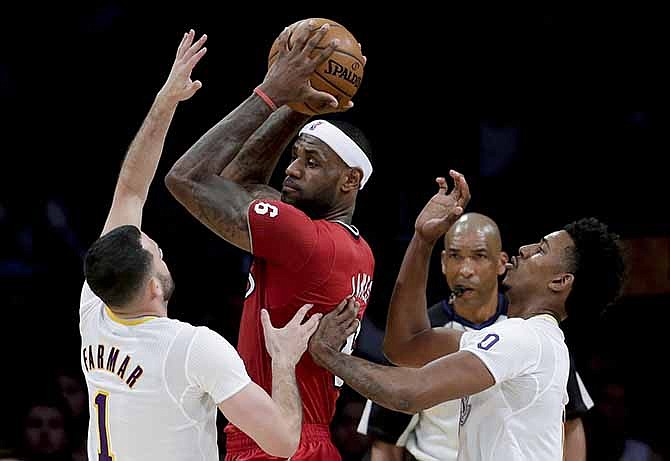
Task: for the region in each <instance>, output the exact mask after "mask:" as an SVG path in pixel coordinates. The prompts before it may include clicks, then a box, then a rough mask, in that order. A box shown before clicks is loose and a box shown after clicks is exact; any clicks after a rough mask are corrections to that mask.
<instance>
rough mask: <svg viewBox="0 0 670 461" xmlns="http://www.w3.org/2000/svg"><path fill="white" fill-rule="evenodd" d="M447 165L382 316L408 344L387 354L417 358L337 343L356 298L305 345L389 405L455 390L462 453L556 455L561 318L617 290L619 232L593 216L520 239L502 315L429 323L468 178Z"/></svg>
mask: <svg viewBox="0 0 670 461" xmlns="http://www.w3.org/2000/svg"><path fill="white" fill-rule="evenodd" d="M450 174H451V176H452V177H453V178H454V180H455V184H456V185H455V188H454V190H453V191H452V192H451V193H450V194H448V195H447V194H446V191H447V186H446V181H445V180H444V178H438V180H437V181H438V184H439V186H440V189H439V192H438V193H437V194H436V195H435V196H433V197H432V198H431V200H430V201H429V202H428V203H427V205H426V206H425V207H424V209H423V211H422V212H421V213H420V214H419V217H418V218H417V220H416V223H415V234H414V237H413V239H412V241H411V242H410V245H409V247H408V249H407V252H406V254H405V259H404V260H403V263H402V266H401V269H400V273H399V275H398V280H397V282H396V287H395V290H394V293H393V296H392V299H391V305H390V310H389V319H388V323H389V325H391V324H392V325H393V328H394V329H403V330H404V332H403V336H406V337H412V341H411V343H412V345H411V349H409V350H408V351H407V352H399V351H397V350H393V348H392V347H389V348H386V347H385V353H386V354H387V355H388V356H389V359H390V360H391V361H394V362H400V363H407V362H408V359H407V357H408V356H409V355H410V354H411V353H412V352H415V351H421V357H422V360H421V362H422V363H423V366H422V367H421V368H401V367H385V366H382V365H377V364H373V363H371V362H368V361H365V360H362V359H359V358H357V357H351V356H349V355H345V354H341V353H340V352H339V351H338V348H339V346H340V344H342V342H343V341H344V338H346V335H348V334H351V332H352V331H355V329H356V328H357V324H358V321H357V320H356V318H355V312H356V306H355V301H354V300H352V299H349V300H345V301H344V302H342V303H341V304H340V305H339V306H338V308H337V309H336V310H335V311H333V312H332V313H330V314H327V315H325V316H324V318H323V319H322V320H321V323H320V325H319V328H318V329H317V332H316V333H315V334H314V336H313V337H312V340H311V341H310V352H311V354H312V356H313V357H314V359H315V361H316V362H317V363H318V364H320V365H322V366H324V367H326V368H328V369H329V370H331V371H332V372H333V373H336V374H337V375H338V376H340V377H342V379H344V381H345V382H346V383H347V384H348V385H350V386H351V387H352V388H353V389H354V390H356V391H358V392H359V393H361V394H363V395H365V396H366V397H368V398H371V399H372V400H374V401H376V402H378V403H380V404H381V405H383V406H385V407H387V408H391V409H394V410H399V411H403V412H406V413H417V412H419V411H422V410H425V409H426V408H431V407H433V406H435V405H437V404H439V403H442V402H446V401H449V400H454V399H461V402H460V405H461V410H460V419H459V424H460V429H459V453H458V459H459V460H493V459H514V460H562V458H563V455H562V453H563V425H562V422H563V412H564V405H565V403H567V392H566V385H567V381H568V369H569V366H570V365H569V357H568V350H567V347H566V346H565V342H564V338H563V334H562V332H561V330H560V328H559V327H558V323H559V322H560V321H561V320H563V319H564V318H566V317H567V315H568V314H571V315H575V317H576V318H580V317H581V316H582V315H583V313H582V312H579V311H580V310H586V309H588V310H592V311H597V310H600V309H601V308H602V306H604V305H606V304H608V303H609V302H611V301H612V300H614V299H615V297H616V296H617V295H618V293H619V292H620V289H621V286H622V279H623V258H622V255H621V250H620V247H619V245H618V238H617V236H615V235H614V234H611V233H610V232H609V231H608V230H607V227H606V226H605V225H604V224H602V223H601V222H599V221H597V220H596V219H594V218H589V219H582V220H579V221H577V222H573V223H571V224H568V225H567V226H565V227H564V228H563V229H561V230H559V231H556V232H552V233H551V234H549V235H547V236H545V237H543V238H542V239H541V241H540V242H538V243H534V244H530V245H526V246H523V247H521V248H520V249H519V255H518V256H516V257H513V258H512V262H511V263H507V264H506V266H507V273H506V275H505V279H504V282H503V283H504V284H505V285H506V288H507V295H508V299H509V306H508V315H509V317H510V318H509V319H507V320H504V321H501V322H498V323H495V324H493V325H491V326H489V327H486V328H483V329H482V330H480V331H468V332H465V333H464V332H462V331H458V330H455V329H451V328H438V329H433V328H431V327H430V322H429V320H428V316H427V314H426V300H425V289H426V279H427V271H428V261H429V258H430V254H431V251H432V248H433V246H434V244H435V242H436V241H437V239H438V238H439V237H440V236H441V235H443V234H444V233H445V232H446V231H447V230H448V229H449V227H450V225H451V223H453V222H454V221H455V218H456V217H458V216H459V215H460V214H461V213H462V211H463V207H464V206H465V205H466V204H467V202H468V200H469V197H470V193H469V190H468V186H467V183H466V182H465V179H464V178H463V176H462V175H460V174H458V173H456V172H454V171H452V172H451V173H450ZM464 295H467V294H464ZM469 296H473V295H469ZM387 328H388V326H387ZM447 354H448V355H447Z"/></svg>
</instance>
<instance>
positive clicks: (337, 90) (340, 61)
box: [268, 18, 365, 115]
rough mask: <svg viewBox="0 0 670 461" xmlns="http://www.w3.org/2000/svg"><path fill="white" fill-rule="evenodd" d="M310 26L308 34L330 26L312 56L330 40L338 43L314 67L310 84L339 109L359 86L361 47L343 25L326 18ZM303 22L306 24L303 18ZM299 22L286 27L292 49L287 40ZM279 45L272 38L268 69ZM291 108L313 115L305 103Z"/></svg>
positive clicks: (314, 19)
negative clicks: (319, 63)
mask: <svg viewBox="0 0 670 461" xmlns="http://www.w3.org/2000/svg"><path fill="white" fill-rule="evenodd" d="M312 20H313V21H314V26H313V28H312V33H314V32H315V31H316V30H318V29H319V28H320V27H321V26H322V25H323V24H325V23H328V24H330V29H329V30H328V32H326V34H325V35H324V36H323V38H322V39H321V41H320V42H319V43H318V45H317V46H316V48H315V50H314V52H313V53H316V52H317V51H318V50H323V49H324V48H326V46H328V43H330V41H331V40H333V39H335V38H338V39H340V44H339V45H338V46H337V48H336V49H335V51H333V54H331V55H330V57H329V58H328V59H327V60H326V61H325V62H324V63H323V64H321V65H320V66H319V67H317V68H316V70H315V71H314V73H313V74H312V76H311V77H310V82H311V84H312V87H313V88H314V89H316V90H319V91H325V92H327V93H330V94H332V95H333V96H335V98H337V101H338V102H339V107H340V108H342V107H343V106H344V105H345V104H346V103H347V102H349V100H350V99H351V98H353V97H354V95H355V94H356V91H358V88H359V87H360V86H361V82H362V81H363V67H364V66H365V64H364V63H363V55H362V53H361V48H360V47H359V46H358V41H357V40H356V39H355V38H354V36H353V35H352V34H351V32H349V31H348V30H347V29H346V28H345V27H344V26H342V25H341V24H338V23H336V22H335V21H331V20H330V19H323V18H312ZM304 21H309V19H305V20H304ZM301 22H302V21H298V22H295V23H293V24H291V25H290V26H289V29H290V30H291V31H290V32H289V38H288V47H289V49H290V48H291V46H292V42H291V38H292V35H293V30H294V29H295V28H296V26H297V25H298V24H300V23H301ZM278 47H279V43H278V40H277V39H275V41H274V43H273V44H272V48H271V49H270V55H269V57H268V69H269V68H270V67H271V66H272V64H274V62H275V59H277V56H278V52H279V49H278ZM289 107H291V109H293V110H295V111H298V112H302V113H303V114H308V115H315V114H316V113H317V112H316V111H315V110H313V109H312V108H311V107H309V106H308V105H307V104H302V103H300V104H293V103H292V104H289Z"/></svg>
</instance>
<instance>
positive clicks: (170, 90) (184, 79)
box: [159, 29, 207, 103]
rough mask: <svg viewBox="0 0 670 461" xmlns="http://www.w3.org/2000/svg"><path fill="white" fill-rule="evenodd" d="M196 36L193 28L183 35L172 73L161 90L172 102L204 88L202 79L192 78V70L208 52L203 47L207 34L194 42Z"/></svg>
mask: <svg viewBox="0 0 670 461" xmlns="http://www.w3.org/2000/svg"><path fill="white" fill-rule="evenodd" d="M194 37H195V32H194V31H193V29H191V30H190V31H189V32H187V33H185V34H184V36H183V37H182V39H181V43H180V44H179V48H177V56H176V57H175V60H174V63H173V64H172V69H171V70H170V75H169V76H168V78H167V81H166V82H165V84H164V85H163V88H161V90H160V92H159V95H161V96H162V97H164V98H166V99H167V100H168V101H170V102H173V103H177V102H179V101H185V100H187V99H189V98H190V97H191V96H193V95H194V94H195V93H196V91H198V90H199V89H200V88H202V83H201V82H200V80H196V81H195V82H194V81H192V80H191V72H192V71H193V68H194V67H195V65H196V64H198V62H199V61H200V59H202V57H203V56H204V55H205V53H206V52H207V48H203V45H204V44H205V41H206V40H207V35H204V34H203V35H202V37H200V38H199V39H198V41H196V42H195V43H193V38H194Z"/></svg>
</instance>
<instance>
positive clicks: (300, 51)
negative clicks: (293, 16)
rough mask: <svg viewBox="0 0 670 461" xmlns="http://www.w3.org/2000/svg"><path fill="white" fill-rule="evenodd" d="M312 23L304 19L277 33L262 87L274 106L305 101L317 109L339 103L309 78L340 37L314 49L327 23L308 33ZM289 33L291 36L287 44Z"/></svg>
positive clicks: (326, 29)
mask: <svg viewBox="0 0 670 461" xmlns="http://www.w3.org/2000/svg"><path fill="white" fill-rule="evenodd" d="M312 25H313V22H311V21H303V22H302V23H300V24H298V25H297V26H296V28H295V30H292V29H289V28H286V29H284V31H283V32H282V33H281V34H280V35H279V38H278V39H277V40H278V49H279V52H278V56H277V59H276V61H275V62H274V64H273V65H272V66H271V67H270V68H269V69H268V72H267V74H266V75H265V79H264V80H263V83H262V84H261V88H263V91H264V92H265V93H266V94H268V95H269V96H270V98H271V99H272V100H273V101H274V103H275V104H276V105H277V106H281V105H283V104H287V103H295V102H305V103H307V104H309V105H310V106H312V107H313V108H314V109H316V110H318V111H319V112H320V111H322V110H326V109H327V108H330V111H335V110H337V106H338V102H337V99H336V98H335V97H334V96H333V95H331V94H328V93H326V92H324V91H317V90H315V89H314V88H312V85H311V84H310V81H309V79H310V77H311V75H312V74H313V73H314V70H315V69H316V68H317V67H318V66H320V65H321V64H323V63H324V62H325V61H326V60H327V59H328V57H329V56H330V55H331V54H333V51H335V49H336V48H337V45H338V44H339V40H338V39H333V40H332V41H330V42H329V43H328V44H327V45H326V46H325V47H324V48H323V49H318V50H316V49H315V48H316V46H317V44H318V43H319V42H320V41H321V39H322V38H323V36H324V35H325V34H326V33H327V32H328V30H329V28H330V25H329V24H323V25H322V26H321V27H319V28H318V29H317V30H316V31H315V32H314V34H313V35H312V36H311V37H310V33H311V26H312ZM289 37H291V40H292V43H291V47H290V48H289V45H288V41H289Z"/></svg>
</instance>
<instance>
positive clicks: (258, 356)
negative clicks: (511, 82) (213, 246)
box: [226, 200, 374, 459]
mask: <svg viewBox="0 0 670 461" xmlns="http://www.w3.org/2000/svg"><path fill="white" fill-rule="evenodd" d="M248 217H249V233H250V237H251V238H250V240H251V250H252V253H253V255H254V262H253V264H252V267H251V271H250V274H249V284H248V287H247V294H246V300H245V303H244V310H243V312H242V320H241V324H240V333H239V341H238V347H237V349H238V351H239V353H240V356H241V357H242V359H243V360H244V363H245V365H246V368H247V372H248V374H249V376H250V377H251V379H252V380H253V381H254V382H255V383H257V384H258V385H259V386H261V387H263V388H264V389H265V390H266V391H267V392H268V394H271V392H272V366H271V363H272V362H271V359H270V356H269V354H268V353H267V351H266V349H265V340H264V336H263V326H262V324H261V320H260V310H261V308H265V309H267V310H268V313H269V314H270V318H271V319H272V324H273V325H275V326H276V327H282V326H284V325H285V324H286V323H288V321H289V320H290V319H291V318H292V317H293V316H294V315H295V313H296V312H297V310H298V309H299V308H300V307H301V306H302V305H303V304H306V303H312V304H314V307H313V308H312V309H311V310H310V312H309V314H310V315H313V314H315V313H317V312H323V313H326V312H329V311H331V310H332V309H333V308H334V307H335V306H337V304H339V302H340V301H342V300H343V299H344V298H345V297H347V296H349V295H354V296H355V297H356V300H357V301H358V302H359V303H360V305H361V309H360V311H359V317H362V316H363V313H364V310H365V308H366V307H367V303H368V298H369V296H370V290H371V288H372V274H373V272H374V257H373V255H372V251H371V250H370V247H369V246H368V244H367V242H366V241H365V240H364V239H363V238H362V237H361V236H360V235H359V232H358V230H357V229H356V228H355V227H353V226H351V225H349V224H345V223H343V222H339V221H326V220H312V219H311V218H309V217H308V216H307V215H306V214H305V213H303V212H302V211H300V210H298V209H297V208H295V207H294V206H292V205H289V204H286V203H283V202H281V201H278V200H255V201H254V202H252V203H251V205H250V207H249V211H248ZM353 341H354V338H353V337H351V338H349V341H347V344H346V345H345V348H348V352H351V348H352V346H353ZM296 378H297V381H298V386H299V387H300V396H301V397H302V403H303V425H326V426H327V425H328V424H330V422H331V420H332V418H333V415H334V413H335V401H336V400H337V397H338V395H339V386H340V385H341V384H342V382H341V380H338V381H339V383H336V377H335V376H333V375H332V374H331V373H330V372H329V371H327V370H325V369H324V368H321V367H319V366H317V365H316V364H315V363H314V361H313V360H312V357H311V356H310V354H309V352H305V354H304V355H303V356H302V358H301V359H300V362H299V363H298V365H297V366H296ZM226 432H229V433H230V432H239V431H238V430H237V428H234V427H230V426H229V427H228V428H227V429H226ZM237 435H238V434H236V436H237ZM305 437H309V436H308V434H307V433H305V432H304V431H303V439H305ZM303 442H305V440H303V441H301V444H302V443H303ZM294 459H297V458H295V456H294Z"/></svg>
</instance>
